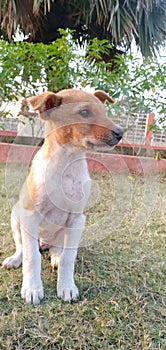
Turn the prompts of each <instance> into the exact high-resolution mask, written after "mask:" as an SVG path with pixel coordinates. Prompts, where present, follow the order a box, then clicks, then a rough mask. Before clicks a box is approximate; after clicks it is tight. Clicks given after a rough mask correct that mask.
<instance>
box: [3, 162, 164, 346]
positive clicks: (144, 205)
mask: <svg viewBox="0 0 166 350" xmlns="http://www.w3.org/2000/svg"><path fill="white" fill-rule="evenodd" d="M18 170H19V173H21V175H20V176H19V177H18V175H17V176H16V174H15V171H16V167H14V166H13V165H11V166H7V167H6V166H4V165H1V166H0V187H1V188H0V195H1V208H0V214H1V220H0V223H1V231H0V239H1V248H0V260H1V261H3V259H4V258H5V257H7V256H8V255H9V254H11V253H12V252H13V251H14V243H13V240H12V236H11V232H10V224H9V221H10V204H11V203H13V201H14V200H15V196H16V194H17V192H18V187H19V186H20V183H21V182H22V176H23V173H24V171H23V170H24V169H21V171H20V168H18V167H17V171H18ZM92 176H93V180H94V181H93V188H92V196H91V199H90V201H89V204H88V206H87V223H86V228H85V232H84V235H83V240H82V242H81V244H80V249H79V252H78V259H77V262H76V271H75V280H76V283H77V285H78V287H79V291H80V297H79V300H78V301H77V302H73V303H72V304H66V303H65V302H62V301H60V300H58V299H57V297H56V272H54V273H53V272H51V271H50V258H49V255H48V253H45V254H44V255H43V256H42V280H43V284H44V289H45V298H44V300H43V301H42V302H41V304H40V305H39V306H37V307H34V306H31V305H27V304H25V303H24V301H23V300H22V299H21V297H20V288H21V279H22V273H21V268H19V269H18V270H10V271H7V270H5V269H1V273H0V285H1V288H0V318H1V319H0V349H7V350H10V349H11V350H16V349H17V350H21V349H22V350H25V349H26V350H30V349H36V350H42V349H48V350H69V349H71V350H74V349H77V350H80V349H81V350H91V349H98V350H100V349H105V350H107V349H114V350H120V349H121V350H148V349H151V350H157V349H160V350H161V349H162V350H164V349H166V309H165V305H166V289H165V285H166V283H165V282H166V255H165V247H166V177H164V176H163V177H161V176H158V175H155V176H154V175H153V176H149V175H147V176H146V175H144V176H142V177H138V176H134V175H131V174H107V173H104V172H103V173H100V174H96V173H93V174H92Z"/></svg>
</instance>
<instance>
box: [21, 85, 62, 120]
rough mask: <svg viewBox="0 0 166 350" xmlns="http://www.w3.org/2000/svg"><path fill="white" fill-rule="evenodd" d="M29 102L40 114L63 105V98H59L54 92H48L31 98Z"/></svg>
mask: <svg viewBox="0 0 166 350" xmlns="http://www.w3.org/2000/svg"><path fill="white" fill-rule="evenodd" d="M28 102H29V103H30V104H31V106H32V108H33V109H34V110H35V111H36V110H37V111H38V112H39V114H41V113H43V112H46V111H48V110H50V109H52V108H54V107H57V106H59V105H60V104H61V102H62V99H61V97H59V96H57V94H55V93H54V92H51V91H47V92H44V93H42V94H40V95H37V96H33V97H30V98H29V99H28Z"/></svg>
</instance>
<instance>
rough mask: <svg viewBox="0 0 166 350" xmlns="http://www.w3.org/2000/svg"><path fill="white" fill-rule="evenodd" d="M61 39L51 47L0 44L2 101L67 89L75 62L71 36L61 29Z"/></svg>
mask: <svg viewBox="0 0 166 350" xmlns="http://www.w3.org/2000/svg"><path fill="white" fill-rule="evenodd" d="M60 34H61V38H60V39H57V40H56V42H53V43H51V44H50V45H45V44H43V43H38V44H33V43H28V42H16V43H13V42H11V43H10V44H9V43H8V42H5V41H3V40H1V42H0V56H1V60H0V66H1V77H0V96H1V98H2V99H3V101H12V100H17V99H18V97H19V96H20V95H21V96H23V97H25V96H26V97H27V96H30V95H33V94H35V93H37V92H38V91H39V89H40V90H41V89H42V90H43V91H44V90H45V89H46V88H48V89H50V90H60V89H63V88H68V87H70V75H71V74H72V68H70V67H69V63H71V61H72V60H73V59H74V56H75V55H74V53H73V47H72V42H71V41H70V38H69V35H70V33H69V32H67V31H63V30H60Z"/></svg>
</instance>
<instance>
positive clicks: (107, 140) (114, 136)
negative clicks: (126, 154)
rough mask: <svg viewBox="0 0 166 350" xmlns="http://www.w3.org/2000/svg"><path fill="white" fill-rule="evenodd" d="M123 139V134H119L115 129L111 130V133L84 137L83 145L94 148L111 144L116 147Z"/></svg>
mask: <svg viewBox="0 0 166 350" xmlns="http://www.w3.org/2000/svg"><path fill="white" fill-rule="evenodd" d="M121 139H122V135H119V134H118V133H116V132H115V131H111V133H110V134H104V135H102V136H101V135H100V137H98V138H86V139H84V142H83V145H84V147H85V148H87V149H93V148H95V147H105V146H107V145H108V146H110V147H114V146H116V145H117V144H118V143H119V141H120V140H121Z"/></svg>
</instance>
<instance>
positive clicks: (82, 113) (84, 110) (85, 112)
mask: <svg viewBox="0 0 166 350" xmlns="http://www.w3.org/2000/svg"><path fill="white" fill-rule="evenodd" d="M80 114H81V116H82V117H84V118H86V117H88V116H89V115H90V111H88V109H82V111H80Z"/></svg>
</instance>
